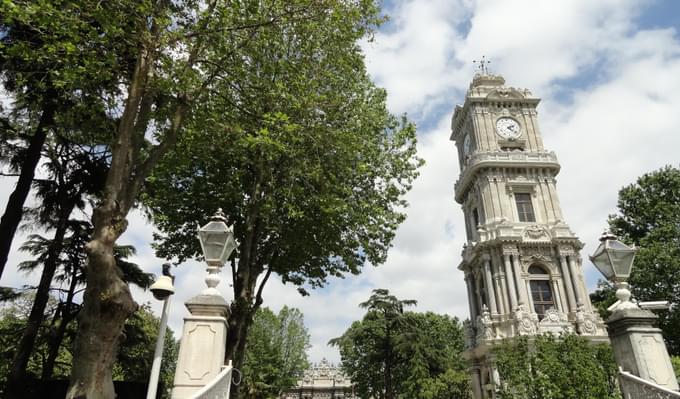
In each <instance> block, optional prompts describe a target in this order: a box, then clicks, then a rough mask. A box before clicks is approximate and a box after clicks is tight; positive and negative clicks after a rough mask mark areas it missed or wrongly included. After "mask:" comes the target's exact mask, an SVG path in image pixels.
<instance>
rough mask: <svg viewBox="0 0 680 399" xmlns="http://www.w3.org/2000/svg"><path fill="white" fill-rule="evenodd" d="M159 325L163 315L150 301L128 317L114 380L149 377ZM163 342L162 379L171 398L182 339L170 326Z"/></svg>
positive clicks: (114, 366)
mask: <svg viewBox="0 0 680 399" xmlns="http://www.w3.org/2000/svg"><path fill="white" fill-rule="evenodd" d="M159 327H160V319H159V318H157V317H156V316H154V315H153V313H151V308H150V307H149V305H144V306H142V307H141V308H140V309H139V310H138V311H137V312H135V313H134V314H133V315H132V317H130V318H129V319H128V320H127V322H126V323H125V328H124V329H123V338H122V341H121V343H120V350H119V351H118V357H117V359H116V363H115V364H114V365H113V379H114V380H120V381H139V382H148V381H149V375H150V373H151V363H152V362H153V353H154V350H155V349H156V339H157V338H158V329H159ZM163 345H164V346H163V361H162V363H161V375H160V378H159V383H160V384H161V386H163V387H165V391H163V392H162V397H163V398H169V397H170V390H171V389H172V383H173V378H174V376H175V366H176V362H177V356H178V354H179V343H178V342H177V341H176V340H175V338H174V336H173V332H172V330H170V329H169V328H168V329H167V330H166V331H165V342H164V344H163Z"/></svg>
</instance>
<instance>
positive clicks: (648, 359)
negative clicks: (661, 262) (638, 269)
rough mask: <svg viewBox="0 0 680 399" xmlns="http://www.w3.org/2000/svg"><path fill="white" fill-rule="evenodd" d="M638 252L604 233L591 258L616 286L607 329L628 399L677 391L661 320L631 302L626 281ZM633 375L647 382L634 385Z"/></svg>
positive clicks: (625, 395)
mask: <svg viewBox="0 0 680 399" xmlns="http://www.w3.org/2000/svg"><path fill="white" fill-rule="evenodd" d="M636 252H637V248H635V247H629V246H627V245H625V244H624V243H622V242H620V241H619V240H617V239H616V237H615V236H614V235H613V234H611V233H609V232H605V233H604V234H602V237H600V246H599V247H597V249H596V250H595V253H594V254H593V255H591V256H590V260H591V261H592V262H593V264H594V265H595V267H596V268H597V269H598V270H599V271H600V273H602V274H603V275H604V276H605V277H606V278H607V280H609V281H612V282H614V284H615V285H616V297H617V298H618V299H619V301H618V302H617V303H615V304H614V305H612V306H611V307H610V310H613V312H612V315H611V316H609V318H608V319H607V330H608V332H609V340H610V342H611V345H612V350H613V351H614V358H615V359H616V363H617V364H618V365H619V368H620V369H621V372H620V375H619V377H620V382H621V391H622V393H623V394H624V395H623V396H624V397H626V398H628V397H651V396H649V395H650V394H652V393H653V392H661V391H663V390H664V389H665V390H671V391H675V390H677V389H678V382H677V380H676V378H675V374H674V373H673V366H672V365H671V361H670V357H669V356H668V350H667V348H666V345H665V343H664V340H663V337H662V335H661V330H660V329H659V328H657V327H655V324H656V321H657V320H658V317H657V316H656V315H655V314H654V313H652V312H650V311H649V310H646V309H642V308H641V307H640V306H638V304H637V303H634V302H631V300H630V291H629V290H628V282H627V280H628V277H630V271H631V270H632V268H633V260H634V259H635V253H636ZM649 304H651V305H652V306H650V307H654V306H660V305H661V304H662V302H661V301H657V302H653V303H648V305H649ZM631 373H632V375H633V376H634V377H635V376H636V377H640V378H642V379H643V380H646V382H644V383H642V385H640V384H641V383H640V382H634V380H635V379H634V377H630V374H631ZM643 385H644V387H643ZM650 387H651V388H650ZM649 389H652V390H651V391H650V390H649ZM642 392H645V394H642ZM637 394H640V396H638V395H637ZM658 397H669V398H670V397H677V396H667V395H664V396H658Z"/></svg>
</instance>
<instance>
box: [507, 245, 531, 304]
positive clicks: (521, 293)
mask: <svg viewBox="0 0 680 399" xmlns="http://www.w3.org/2000/svg"><path fill="white" fill-rule="evenodd" d="M511 259H512V266H513V270H514V272H515V286H516V287H517V296H518V298H517V300H518V301H519V304H520V305H527V304H528V300H527V289H526V285H525V284H522V270H521V268H520V266H519V255H518V254H512V258H511Z"/></svg>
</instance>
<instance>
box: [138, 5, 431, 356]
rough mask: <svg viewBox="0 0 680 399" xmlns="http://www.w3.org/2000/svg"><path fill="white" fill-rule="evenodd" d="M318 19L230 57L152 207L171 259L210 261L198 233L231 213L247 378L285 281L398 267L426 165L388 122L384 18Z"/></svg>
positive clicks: (276, 30) (406, 126)
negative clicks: (370, 68) (376, 48)
mask: <svg viewBox="0 0 680 399" xmlns="http://www.w3.org/2000/svg"><path fill="white" fill-rule="evenodd" d="M270 6H271V7H272V8H271V10H274V9H276V8H277V7H280V4H278V3H276V2H273V3H272V4H270ZM268 12H270V11H268ZM305 15H306V16H307V18H300V17H299V15H293V16H290V17H286V16H284V17H282V22H281V23H280V24H276V25H273V26H266V27H263V28H262V29H258V30H257V31H256V32H253V33H252V34H251V36H250V40H249V41H247V42H244V43H243V46H241V47H240V48H239V51H238V52H236V53H234V54H231V53H228V54H230V55H229V56H230V57H231V56H234V57H238V62H236V61H234V62H230V63H229V65H230V69H229V71H228V73H229V75H228V76H225V77H224V79H221V80H218V81H216V82H215V84H214V86H212V90H211V92H210V95H209V96H208V97H206V99H205V100H204V101H202V102H201V103H200V104H197V105H196V109H195V111H194V113H193V115H192V118H191V120H188V121H187V125H186V134H184V135H183V136H182V137H180V138H178V142H177V145H178V146H179V148H181V149H182V150H181V151H175V152H173V153H169V154H168V155H167V156H166V157H165V158H164V159H163V161H162V162H161V163H160V164H159V166H158V167H157V168H156V169H155V170H154V172H153V174H152V176H151V177H150V179H149V180H148V181H147V185H146V188H147V191H146V193H145V195H144V197H143V202H144V204H145V205H146V206H147V207H148V211H149V214H150V215H151V217H152V219H153V220H154V222H155V224H156V225H157V227H158V228H159V230H160V232H161V234H160V235H159V236H158V237H157V239H158V241H157V249H158V254H159V255H160V256H165V257H168V258H177V259H179V260H180V261H181V260H182V259H185V258H188V257H195V256H197V255H198V254H199V253H200V250H199V246H198V242H197V240H196V239H195V228H196V225H195V223H196V221H203V220H205V219H206V217H207V216H209V215H211V214H212V213H214V212H215V210H216V209H217V208H218V207H220V208H222V209H223V211H224V212H225V214H226V217H227V219H228V221H229V224H233V225H234V233H235V236H236V239H237V241H238V242H239V243H240V245H239V248H238V255H237V257H236V258H237V260H234V262H232V264H231V269H232V276H233V290H234V298H235V299H234V302H233V303H232V305H231V315H230V319H229V333H228V338H227V340H228V342H227V357H228V358H230V359H234V362H235V364H236V365H237V367H238V365H239V363H240V358H242V354H243V347H244V346H245V340H246V337H247V328H248V325H249V324H250V320H251V319H252V317H253V315H254V312H255V311H256V310H257V308H258V307H259V306H260V305H261V303H262V302H263V292H265V291H264V286H265V285H266V283H267V281H268V279H269V277H270V276H271V275H272V274H277V275H278V276H279V277H280V278H281V280H283V282H286V283H293V284H296V285H299V286H302V285H303V284H306V285H307V286H311V287H318V286H322V285H324V284H325V283H326V281H327V279H328V277H329V276H333V277H340V276H343V275H345V274H348V273H352V274H357V273H359V272H360V271H361V268H362V267H363V266H364V264H365V263H367V262H370V263H371V264H373V265H378V264H380V263H382V262H384V261H385V259H386V257H387V250H388V248H389V247H390V246H391V242H392V239H393V237H394V232H395V230H396V228H397V226H398V225H399V224H400V223H401V222H402V221H403V220H404V217H405V215H404V213H403V209H404V207H405V206H406V202H405V201H404V199H403V195H404V194H405V193H406V192H407V190H408V189H410V186H411V182H412V181H413V179H414V178H415V177H416V175H417V168H418V166H420V164H421V160H420V159H419V158H418V157H417V156H416V147H415V144H416V136H415V126H414V125H413V124H412V123H410V122H409V121H408V120H407V119H406V118H404V117H402V118H399V117H395V116H394V115H391V114H390V113H389V112H388V111H387V109H386V105H385V98H386V94H385V92H384V90H382V89H379V88H377V87H376V86H375V85H374V84H373V83H372V82H371V80H370V78H369V76H368V74H367V72H366V70H365V67H364V64H363V54H362V53H361V50H360V47H359V44H358V41H359V40H361V39H362V38H366V37H367V36H369V35H370V33H371V32H372V29H373V28H374V27H375V25H376V24H377V23H379V22H380V21H381V17H380V15H379V10H378V8H377V6H376V5H375V4H374V3H373V2H372V1H359V2H344V1H338V2H328V3H325V4H324V8H323V9H322V10H318V9H317V8H316V6H314V7H311V8H310V9H309V10H308V11H307V13H306V14H305ZM284 22H285V23H284ZM258 284H259V285H258ZM301 292H306V291H303V288H302V287H301Z"/></svg>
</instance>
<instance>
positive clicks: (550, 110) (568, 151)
mask: <svg viewBox="0 0 680 399" xmlns="http://www.w3.org/2000/svg"><path fill="white" fill-rule="evenodd" d="M644 4H646V3H641V2H636V1H632V0H631V1H618V0H607V1H597V2H594V1H588V0H578V1H577V0H569V1H567V0H563V1H549V2H548V1H546V2H537V1H528V0H526V1H520V0H502V1H500V0H498V1H491V0H489V1H479V2H472V1H467V0H461V1H456V2H452V1H446V0H418V1H416V0H405V1H398V2H396V3H395V4H394V6H393V7H392V9H391V10H388V11H390V13H391V15H392V22H391V23H390V24H389V25H387V26H386V29H385V30H384V31H382V32H380V33H378V34H377V35H376V38H375V41H374V42H372V43H365V44H364V49H365V51H366V61H367V65H368V70H369V72H370V73H371V75H372V76H373V77H374V78H375V80H376V81H377V83H378V84H379V85H381V86H383V87H385V88H386V89H387V91H388V95H389V97H388V101H389V106H390V109H391V110H392V111H393V112H395V113H401V112H404V111H408V112H409V114H410V115H411V116H412V117H415V118H417V120H418V121H419V122H420V123H421V124H423V125H427V126H432V128H431V129H429V128H428V131H421V132H419V136H420V143H419V151H420V156H421V157H423V158H424V159H425V160H426V162H427V164H426V166H425V167H424V168H423V169H422V171H421V176H420V178H419V179H418V180H417V181H416V183H415V184H414V188H413V190H412V192H411V193H409V195H408V200H409V202H410V204H411V205H410V207H409V208H408V210H407V212H408V219H407V221H406V222H405V223H404V224H403V225H402V226H401V227H400V229H399V231H398V233H397V236H396V239H395V242H394V248H393V249H392V250H391V251H390V254H389V258H388V260H387V263H386V264H385V265H382V266H380V267H377V268H373V267H370V266H367V267H366V268H365V270H364V273H363V274H362V275H360V276H349V277H348V278H347V279H345V280H333V281H332V282H331V284H329V286H328V287H326V288H324V289H320V290H315V291H312V295H311V296H310V297H305V298H302V297H300V296H299V294H298V293H297V291H296V290H295V287H292V286H290V285H283V284H281V283H280V282H279V281H278V280H276V279H272V281H270V283H269V286H268V287H267V289H266V290H265V293H264V296H265V304H264V305H265V306H269V307H270V308H272V309H273V310H275V311H276V310H278V309H280V307H281V306H283V305H284V304H286V305H288V306H294V307H298V308H300V309H301V310H302V311H303V313H304V315H305V320H306V323H307V325H308V326H309V329H310V333H311V335H312V344H313V347H312V349H311V351H310V356H311V360H312V361H319V360H320V359H321V358H322V357H324V356H325V357H328V358H330V359H331V360H332V361H337V360H338V354H337V351H336V350H334V349H331V348H328V347H327V346H326V342H327V341H328V340H329V339H331V338H333V337H336V336H338V335H340V334H342V332H343V331H344V330H345V329H346V328H347V327H349V325H350V323H351V322H352V321H353V320H357V319H359V318H360V317H361V315H362V314H363V310H362V309H359V307H358V304H359V303H360V302H362V301H365V300H366V299H367V298H368V297H369V295H370V293H371V290H372V289H374V288H387V289H389V290H390V291H391V292H392V293H393V294H395V295H397V296H398V297H399V298H409V299H416V300H418V303H419V304H418V307H417V310H420V311H426V310H432V311H436V312H441V313H448V314H451V315H455V316H459V317H461V318H465V317H467V309H468V307H467V295H466V290H465V284H464V282H463V277H462V275H461V273H460V272H458V271H457V269H456V267H457V266H458V263H459V262H460V251H461V249H462V245H463V242H464V240H465V231H464V227H463V223H462V211H461V209H460V207H459V205H458V204H456V203H455V201H454V199H453V184H454V182H455V180H456V179H457V178H458V173H459V170H458V161H457V154H456V152H455V150H454V147H453V145H452V143H450V142H449V141H448V137H449V133H450V132H449V122H450V117H451V113H452V112H453V107H454V104H455V103H461V102H462V101H463V100H464V98H463V96H464V93H465V90H466V88H467V86H468V84H469V81H470V80H471V78H472V74H473V65H472V63H471V61H472V60H473V59H478V58H479V57H481V56H482V55H486V56H487V57H489V58H490V59H491V61H492V64H491V69H492V71H493V72H496V73H501V74H503V75H504V76H505V77H506V81H507V83H508V85H511V86H517V87H528V88H530V89H531V90H532V91H533V92H534V93H535V94H536V95H538V96H539V97H543V102H542V104H541V105H540V106H539V121H540V124H541V128H542V132H543V136H544V143H545V146H546V148H548V149H550V150H554V151H555V152H556V153H557V155H558V158H559V160H560V162H561V164H562V170H561V173H560V174H559V176H558V194H559V195H560V198H561V202H562V208H563V212H564V214H565V219H566V221H567V223H568V224H569V225H570V226H571V227H572V229H573V230H574V231H575V232H576V234H577V235H579V236H580V237H581V239H582V241H583V242H584V243H586V244H587V245H586V248H585V249H584V252H583V255H584V258H585V259H587V257H586V256H585V255H586V254H587V253H589V252H592V250H593V247H594V245H595V244H597V241H596V240H597V237H598V236H599V233H600V232H601V229H602V228H603V227H604V226H605V224H606V217H607V215H608V214H609V213H612V212H614V211H615V207H616V196H617V191H618V189H619V188H620V187H621V186H623V185H625V184H629V183H632V182H633V181H634V180H635V179H636V177H637V176H639V175H641V174H643V173H645V172H648V171H651V170H654V169H656V168H659V167H661V166H663V165H665V164H669V163H670V164H674V165H676V166H677V165H678V162H679V161H678V159H679V158H678V149H679V148H680V134H677V132H678V131H680V113H678V112H677V110H678V109H680V42H679V40H678V35H677V32H676V31H675V30H673V29H670V28H667V29H655V30H643V31H640V30H637V29H638V28H637V23H636V18H637V16H638V14H639V13H640V12H642V10H643V9H642V8H641V7H642V5H644ZM468 28H469V31H468ZM560 93H562V94H563V93H568V94H569V96H568V97H567V98H564V97H561V96H560ZM442 104H446V109H444V110H442ZM129 230H130V231H129V232H128V233H126V236H125V237H124V241H125V240H127V241H129V242H133V243H134V244H135V245H137V247H138V250H139V254H138V256H137V257H136V258H135V260H136V261H137V262H138V263H139V264H140V265H142V266H143V267H144V268H145V269H146V270H148V271H152V272H155V273H159V271H160V264H161V263H162V260H159V259H156V258H155V257H154V256H153V252H152V251H151V250H150V248H149V247H148V243H149V242H150V241H151V231H152V228H151V227H149V226H148V225H146V222H145V221H144V220H143V219H142V218H141V217H139V216H138V215H137V216H134V215H133V216H132V218H131V219H130V229H129ZM15 246H16V244H15ZM13 254H14V255H13V257H14V256H15V255H16V251H15V252H13ZM13 259H14V258H13ZM586 263H588V262H586ZM11 268H12V267H11V265H8V272H6V273H5V276H3V279H2V282H1V283H2V284H10V283H11V284H12V285H14V284H16V283H17V282H19V281H22V280H21V278H20V277H18V276H17V275H16V273H15V272H12V271H11V270H10V269H11ZM176 274H177V276H178V277H177V279H176V286H177V294H176V295H175V297H174V298H173V306H172V310H171V323H170V324H171V326H172V327H173V329H175V330H176V332H177V333H178V334H179V330H180V329H181V323H182V322H181V319H182V317H183V316H184V315H186V314H187V311H186V310H185V309H184V306H183V302H184V301H185V300H187V299H188V298H190V297H191V296H193V295H196V294H198V293H199V292H200V291H201V290H202V288H203V287H204V286H205V284H204V283H203V278H204V276H205V270H204V267H203V266H202V265H200V264H198V263H196V262H187V263H186V264H185V265H182V266H180V267H179V268H178V269H176ZM586 274H587V277H588V280H589V282H590V284H591V286H592V285H593V284H594V281H595V279H596V278H597V274H596V272H595V271H594V269H593V268H592V267H591V266H590V265H588V264H587V265H586ZM222 276H223V282H222V285H221V286H220V288H221V290H222V292H224V293H228V292H229V287H228V282H227V280H228V277H227V276H228V273H223V274H222ZM133 292H134V296H135V298H136V299H137V300H138V301H139V302H145V301H150V302H151V303H152V304H153V306H154V309H156V311H157V312H160V304H159V303H158V302H157V301H155V300H153V299H152V298H151V295H150V294H149V293H143V292H140V291H139V290H135V291H133ZM230 295H231V294H229V295H228V297H230Z"/></svg>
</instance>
